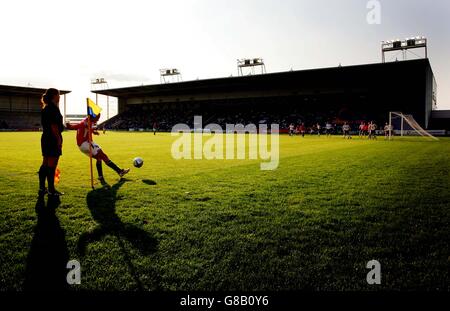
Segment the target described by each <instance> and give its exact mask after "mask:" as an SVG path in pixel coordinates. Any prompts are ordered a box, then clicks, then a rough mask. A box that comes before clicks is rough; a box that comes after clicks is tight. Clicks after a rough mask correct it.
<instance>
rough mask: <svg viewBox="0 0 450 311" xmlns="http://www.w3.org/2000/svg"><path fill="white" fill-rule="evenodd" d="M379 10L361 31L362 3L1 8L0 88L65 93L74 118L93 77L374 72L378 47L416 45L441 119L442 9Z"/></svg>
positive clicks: (435, 4)
mask: <svg viewBox="0 0 450 311" xmlns="http://www.w3.org/2000/svg"><path fill="white" fill-rule="evenodd" d="M379 2H380V3H381V24H379V25H370V24H369V23H368V22H367V14H368V12H369V9H367V3H368V1H367V0H340V1H337V0H314V1H313V0H308V1H306V0H305V1H303V0H164V1H149V0H146V1H143V0H142V1H139V0H127V1H114V0H109V1H106V0H105V1H102V0H91V1H63V0H59V1H52V0H40V1H35V0H34V1H25V0H1V2H0V29H1V30H2V32H1V34H2V35H1V49H0V53H1V57H0V84H8V85H24V86H26V85H28V84H31V85H32V86H36V87H49V86H53V87H57V88H60V89H69V90H72V91H73V93H72V94H71V95H69V97H68V104H69V106H68V112H69V113H77V112H84V111H85V109H84V107H85V98H86V97H87V96H89V90H90V87H91V86H90V81H91V79H93V78H97V77H104V78H106V80H107V81H108V82H109V87H123V86H130V85H141V84H151V83H159V81H160V80H159V69H160V68H164V67H170V68H172V67H173V68H178V69H179V70H180V71H181V72H182V74H183V78H184V80H191V79H197V78H200V79H204V78H211V77H223V76H230V75H231V74H233V75H236V74H237V69H236V59H237V58H244V57H249V58H253V57H263V58H264V59H265V61H266V64H267V71H268V72H277V71H286V70H290V69H291V68H293V69H294V70H300V69H307V68H315V67H328V66H337V65H338V64H339V63H342V65H343V66H345V65H351V64H361V63H375V62H380V60H381V55H380V42H381V41H382V40H388V39H395V38H400V39H404V38H406V37H410V36H417V35H421V36H422V35H423V36H426V37H427V38H428V39H429V57H430V60H431V64H432V67H433V70H434V74H435V76H436V80H437V83H438V108H439V109H450V88H449V85H450V60H449V56H450V42H449V39H450V1H448V0H433V1H426V0H389V1H387V0H380V1H379ZM411 56H412V55H411ZM391 57H393V59H395V55H392V56H391ZM399 57H400V56H399Z"/></svg>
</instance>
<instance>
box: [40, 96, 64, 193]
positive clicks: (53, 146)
mask: <svg viewBox="0 0 450 311" xmlns="http://www.w3.org/2000/svg"><path fill="white" fill-rule="evenodd" d="M59 97H60V96H59V91H58V90H57V89H48V90H47V91H46V92H45V94H44V95H42V98H41V105H42V110H41V123H42V136H41V151H42V157H43V160H42V165H41V167H40V169H39V192H38V194H39V196H43V195H45V194H46V193H48V195H49V196H52V197H59V196H60V195H63V193H62V192H59V191H57V190H56V189H55V171H56V167H57V166H58V161H59V157H60V156H61V155H62V143H63V138H62V135H61V133H62V131H63V130H64V125H63V117H62V115H61V112H60V111H59ZM46 179H47V183H48V190H47V189H46V188H45V180H46Z"/></svg>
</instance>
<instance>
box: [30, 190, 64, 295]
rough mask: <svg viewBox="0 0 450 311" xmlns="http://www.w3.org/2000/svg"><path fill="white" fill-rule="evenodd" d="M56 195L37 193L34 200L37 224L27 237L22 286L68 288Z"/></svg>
mask: <svg viewBox="0 0 450 311" xmlns="http://www.w3.org/2000/svg"><path fill="white" fill-rule="evenodd" d="M59 204H61V201H60V199H59V198H58V197H56V198H53V197H49V198H48V202H47V204H45V198H44V197H43V196H42V197H39V198H38V200H37V202H36V214H37V224H36V226H35V228H34V236H33V239H32V241H31V247H30V251H29V253H28V257H27V263H26V269H25V282H24V289H25V290H39V291H47V290H48V291H61V290H68V289H69V286H68V284H67V281H66V276H67V273H68V270H67V269H66V265H67V262H68V261H69V251H68V249H67V243H66V237H65V231H64V230H63V229H62V228H61V225H60V223H59V219H58V217H57V216H56V209H57V208H58V206H59Z"/></svg>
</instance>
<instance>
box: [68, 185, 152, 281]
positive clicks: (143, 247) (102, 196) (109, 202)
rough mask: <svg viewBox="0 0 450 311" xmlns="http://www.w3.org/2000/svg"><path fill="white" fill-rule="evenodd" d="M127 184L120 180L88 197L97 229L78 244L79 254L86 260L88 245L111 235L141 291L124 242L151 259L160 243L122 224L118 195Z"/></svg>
mask: <svg viewBox="0 0 450 311" xmlns="http://www.w3.org/2000/svg"><path fill="white" fill-rule="evenodd" d="M127 181H128V180H126V179H121V180H120V181H119V182H118V183H116V184H115V185H113V186H112V187H110V186H109V185H107V184H105V185H103V187H102V188H99V189H95V190H92V191H91V192H89V193H88V195H87V197H86V201H87V205H88V208H89V210H90V212H91V215H92V218H94V220H95V221H96V222H97V223H98V226H97V227H96V228H95V229H94V230H92V231H89V232H85V233H83V234H82V235H81V236H80V238H79V240H78V247H77V248H78V252H79V254H80V255H81V256H84V254H85V252H86V247H87V246H88V244H89V243H92V242H95V241H99V240H101V239H103V238H104V237H106V236H108V235H112V236H115V237H116V238H117V241H118V243H119V247H120V249H121V252H122V253H123V255H124V257H125V260H126V262H127V266H128V268H129V270H130V273H131V275H132V276H133V278H134V280H135V281H136V283H137V285H138V287H139V289H142V284H141V282H140V280H139V278H138V276H137V273H136V271H135V268H134V266H133V264H132V261H131V258H130V256H129V254H128V252H127V250H126V248H125V244H124V240H126V241H128V242H129V243H130V244H131V245H132V246H133V247H134V248H136V249H138V250H139V251H140V252H141V253H142V254H144V255H149V254H151V253H153V252H155V250H156V246H157V244H158V242H157V240H156V239H155V238H154V237H153V236H152V235H150V234H149V233H148V232H146V231H145V230H143V229H141V228H139V227H136V226H135V225H133V224H126V223H123V222H122V220H121V219H120V217H119V216H118V215H117V213H116V201H117V199H118V197H117V192H118V190H119V189H120V187H122V186H123V185H124V183H125V182H127Z"/></svg>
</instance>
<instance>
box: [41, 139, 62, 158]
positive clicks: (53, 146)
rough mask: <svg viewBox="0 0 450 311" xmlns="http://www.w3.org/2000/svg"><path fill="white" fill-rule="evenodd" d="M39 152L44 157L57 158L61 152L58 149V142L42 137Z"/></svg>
mask: <svg viewBox="0 0 450 311" xmlns="http://www.w3.org/2000/svg"><path fill="white" fill-rule="evenodd" d="M41 150H42V156H44V157H59V156H61V155H62V150H61V149H60V148H59V147H58V142H57V141H56V139H55V138H54V137H48V136H47V135H42V137H41Z"/></svg>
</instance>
